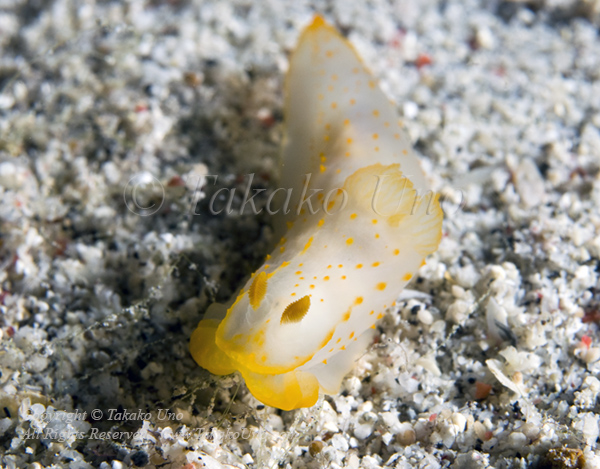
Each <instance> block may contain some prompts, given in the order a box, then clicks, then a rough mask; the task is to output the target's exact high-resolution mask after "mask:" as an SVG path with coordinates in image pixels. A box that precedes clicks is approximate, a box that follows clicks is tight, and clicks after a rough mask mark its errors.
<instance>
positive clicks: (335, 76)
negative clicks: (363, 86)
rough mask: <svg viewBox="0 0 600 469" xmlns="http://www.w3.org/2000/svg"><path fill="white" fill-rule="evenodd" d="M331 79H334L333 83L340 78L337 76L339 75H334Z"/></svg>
mask: <svg viewBox="0 0 600 469" xmlns="http://www.w3.org/2000/svg"><path fill="white" fill-rule="evenodd" d="M331 79H332V80H333V81H335V80H337V79H338V76H337V75H336V74H335V73H334V74H333V75H331Z"/></svg>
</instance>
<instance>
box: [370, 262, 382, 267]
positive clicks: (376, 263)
mask: <svg viewBox="0 0 600 469" xmlns="http://www.w3.org/2000/svg"><path fill="white" fill-rule="evenodd" d="M380 264H381V263H380V262H373V264H372V265H373V267H377V266H378V265H380Z"/></svg>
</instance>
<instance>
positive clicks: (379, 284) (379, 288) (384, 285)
mask: <svg viewBox="0 0 600 469" xmlns="http://www.w3.org/2000/svg"><path fill="white" fill-rule="evenodd" d="M385 287H387V284H386V283H385V282H380V283H378V284H377V287H376V288H377V290H385Z"/></svg>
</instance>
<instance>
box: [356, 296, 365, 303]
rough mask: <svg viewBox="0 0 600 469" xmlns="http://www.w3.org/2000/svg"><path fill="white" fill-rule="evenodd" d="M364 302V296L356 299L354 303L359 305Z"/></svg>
mask: <svg viewBox="0 0 600 469" xmlns="http://www.w3.org/2000/svg"><path fill="white" fill-rule="evenodd" d="M362 302H363V297H362V296H358V297H356V300H355V301H354V303H356V304H357V305H359V304H361V303H362Z"/></svg>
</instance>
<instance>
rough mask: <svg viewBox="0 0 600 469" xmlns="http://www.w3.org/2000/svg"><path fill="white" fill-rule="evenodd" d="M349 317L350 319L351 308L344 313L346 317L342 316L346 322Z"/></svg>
mask: <svg viewBox="0 0 600 469" xmlns="http://www.w3.org/2000/svg"><path fill="white" fill-rule="evenodd" d="M348 319H350V310H348V311H346V312H345V313H344V317H343V318H342V321H343V322H346V321H347V320H348Z"/></svg>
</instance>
